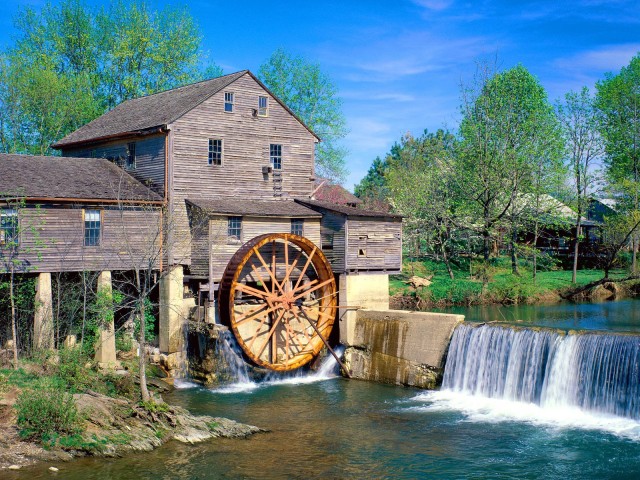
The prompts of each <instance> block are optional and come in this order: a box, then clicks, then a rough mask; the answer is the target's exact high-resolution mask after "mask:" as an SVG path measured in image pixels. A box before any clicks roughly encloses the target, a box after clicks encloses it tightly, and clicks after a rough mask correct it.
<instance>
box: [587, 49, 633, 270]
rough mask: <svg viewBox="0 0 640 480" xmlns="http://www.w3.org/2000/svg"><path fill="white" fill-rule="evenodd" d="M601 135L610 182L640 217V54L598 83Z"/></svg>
mask: <svg viewBox="0 0 640 480" xmlns="http://www.w3.org/2000/svg"><path fill="white" fill-rule="evenodd" d="M596 89H597V94H596V106H597V108H598V110H599V112H600V115H601V118H600V135H601V136H602V138H603V140H604V146H605V153H606V156H605V165H606V171H607V176H608V180H609V183H610V184H611V186H612V189H613V191H614V193H615V194H616V195H617V196H618V197H619V198H620V200H621V202H620V204H619V207H620V208H621V209H623V210H625V211H627V212H628V214H629V215H633V216H638V215H640V54H638V55H636V56H635V57H633V58H632V59H631V62H630V63H629V65H628V66H626V67H623V68H622V69H621V70H620V73H619V74H617V75H612V74H607V75H606V76H605V79H604V80H602V81H599V82H597V83H596ZM631 246H632V263H631V271H632V273H633V274H635V273H637V251H638V236H637V234H635V233H634V235H632V236H631Z"/></svg>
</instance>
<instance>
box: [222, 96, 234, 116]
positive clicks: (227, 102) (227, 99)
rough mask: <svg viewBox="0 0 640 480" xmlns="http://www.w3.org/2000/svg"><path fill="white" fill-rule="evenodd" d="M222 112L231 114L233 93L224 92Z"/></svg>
mask: <svg viewBox="0 0 640 480" xmlns="http://www.w3.org/2000/svg"><path fill="white" fill-rule="evenodd" d="M224 111H225V112H233V92H224Z"/></svg>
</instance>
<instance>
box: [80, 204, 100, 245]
mask: <svg viewBox="0 0 640 480" xmlns="http://www.w3.org/2000/svg"><path fill="white" fill-rule="evenodd" d="M101 230H102V222H101V218H100V210H84V246H85V247H97V246H98V245H100V237H101Z"/></svg>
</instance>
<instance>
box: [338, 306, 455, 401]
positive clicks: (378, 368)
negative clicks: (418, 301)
mask: <svg viewBox="0 0 640 480" xmlns="http://www.w3.org/2000/svg"><path fill="white" fill-rule="evenodd" d="M463 320H464V315H450V314H444V313H428V312H409V311H403V310H380V311H378V310H359V311H358V312H357V314H356V319H355V327H354V330H353V338H352V339H350V340H351V342H350V343H349V345H348V348H347V350H346V351H345V363H346V364H347V366H348V368H349V369H350V371H351V376H352V378H357V379H362V380H371V381H376V382H381V383H390V384H395V385H408V386H415V387H420V388H428V389H433V388H436V387H437V386H438V385H439V384H440V383H441V381H442V374H443V372H444V363H445V359H446V354H447V349H448V348H449V342H450V340H451V335H452V334H453V330H454V328H455V327H456V325H458V324H459V323H460V322H462V321H463Z"/></svg>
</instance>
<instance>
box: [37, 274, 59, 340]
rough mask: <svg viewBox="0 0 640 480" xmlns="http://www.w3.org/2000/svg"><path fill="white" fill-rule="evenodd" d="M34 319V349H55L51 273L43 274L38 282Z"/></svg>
mask: <svg viewBox="0 0 640 480" xmlns="http://www.w3.org/2000/svg"><path fill="white" fill-rule="evenodd" d="M35 304H36V305H35V314H34V317H33V348H34V350H49V349H53V348H54V347H55V345H54V344H55V338H54V335H53V298H52V292H51V273H48V272H43V273H40V274H39V275H38V279H37V280H36V302H35Z"/></svg>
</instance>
